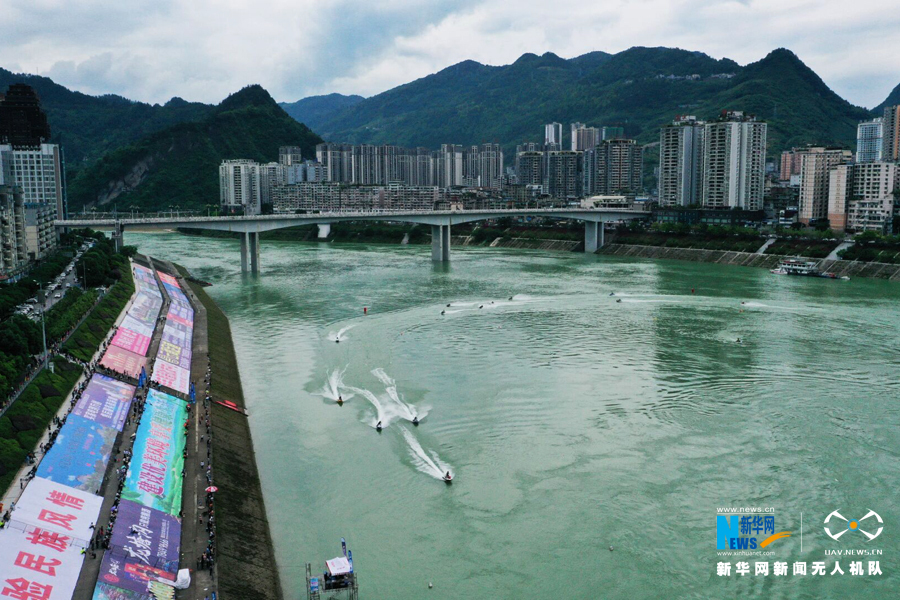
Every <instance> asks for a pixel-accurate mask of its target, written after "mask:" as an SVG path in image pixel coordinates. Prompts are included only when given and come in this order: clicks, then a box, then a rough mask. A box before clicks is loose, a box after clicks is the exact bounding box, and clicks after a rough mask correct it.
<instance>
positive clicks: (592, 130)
mask: <svg viewBox="0 0 900 600" xmlns="http://www.w3.org/2000/svg"><path fill="white" fill-rule="evenodd" d="M571 132H572V143H571V149H572V151H573V152H584V151H585V150H587V149H588V148H593V147H594V146H596V145H597V144H599V143H600V142H601V140H600V129H599V128H598V127H588V126H586V125H585V124H584V123H572V128H571Z"/></svg>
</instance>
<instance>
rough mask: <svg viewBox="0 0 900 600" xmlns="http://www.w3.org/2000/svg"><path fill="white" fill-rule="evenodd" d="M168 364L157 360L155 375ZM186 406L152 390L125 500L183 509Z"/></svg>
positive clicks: (173, 511)
mask: <svg viewBox="0 0 900 600" xmlns="http://www.w3.org/2000/svg"><path fill="white" fill-rule="evenodd" d="M165 364H166V363H157V368H156V369H154V375H155V374H156V372H157V371H158V370H159V365H165ZM185 406H186V405H185V403H184V402H182V401H181V400H179V399H178V398H175V397H174V396H170V395H168V394H164V393H162V392H160V391H158V390H150V392H149V394H148V395H147V403H146V404H145V405H144V415H143V416H142V417H141V424H140V426H139V427H138V430H137V436H136V438H135V440H134V455H133V458H132V459H131V465H130V466H129V468H128V476H127V477H126V479H125V488H124V489H123V490H122V499H123V500H131V501H132V502H137V503H138V504H140V505H141V506H146V507H148V508H155V509H156V510H161V511H163V512H165V513H168V514H170V515H173V516H174V515H177V514H178V513H179V512H180V511H181V485H182V478H181V469H182V466H183V465H184V457H183V456H182V452H183V451H184V443H185V442H184V422H185V420H186V418H187V410H186V408H185Z"/></svg>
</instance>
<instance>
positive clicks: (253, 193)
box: [219, 158, 262, 215]
mask: <svg viewBox="0 0 900 600" xmlns="http://www.w3.org/2000/svg"><path fill="white" fill-rule="evenodd" d="M219 202H220V204H221V205H222V210H223V211H224V212H226V213H234V212H238V211H242V212H243V213H244V214H245V215H258V214H260V212H261V208H262V196H261V189H260V181H259V165H258V164H257V163H256V162H255V161H252V160H248V159H243V158H241V159H236V160H223V161H222V164H221V165H219Z"/></svg>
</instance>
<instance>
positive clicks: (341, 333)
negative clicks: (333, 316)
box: [328, 323, 358, 342]
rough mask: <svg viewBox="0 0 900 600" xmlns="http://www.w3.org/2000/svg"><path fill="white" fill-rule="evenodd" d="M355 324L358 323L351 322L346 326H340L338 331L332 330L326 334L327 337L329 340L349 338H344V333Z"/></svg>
mask: <svg viewBox="0 0 900 600" xmlns="http://www.w3.org/2000/svg"><path fill="white" fill-rule="evenodd" d="M357 325H358V323H352V324H350V325H347V326H346V327H342V328H341V329H340V330H338V331H332V332H330V333H329V334H328V339H329V340H331V341H332V342H336V341H338V340H344V339H349V338H345V337H344V334H345V333H347V332H348V331H350V330H351V329H353V328H354V327H356V326H357Z"/></svg>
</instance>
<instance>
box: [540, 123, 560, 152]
mask: <svg viewBox="0 0 900 600" xmlns="http://www.w3.org/2000/svg"><path fill="white" fill-rule="evenodd" d="M544 143H545V144H559V145H560V147H562V143H563V140H562V123H547V124H546V125H544Z"/></svg>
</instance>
